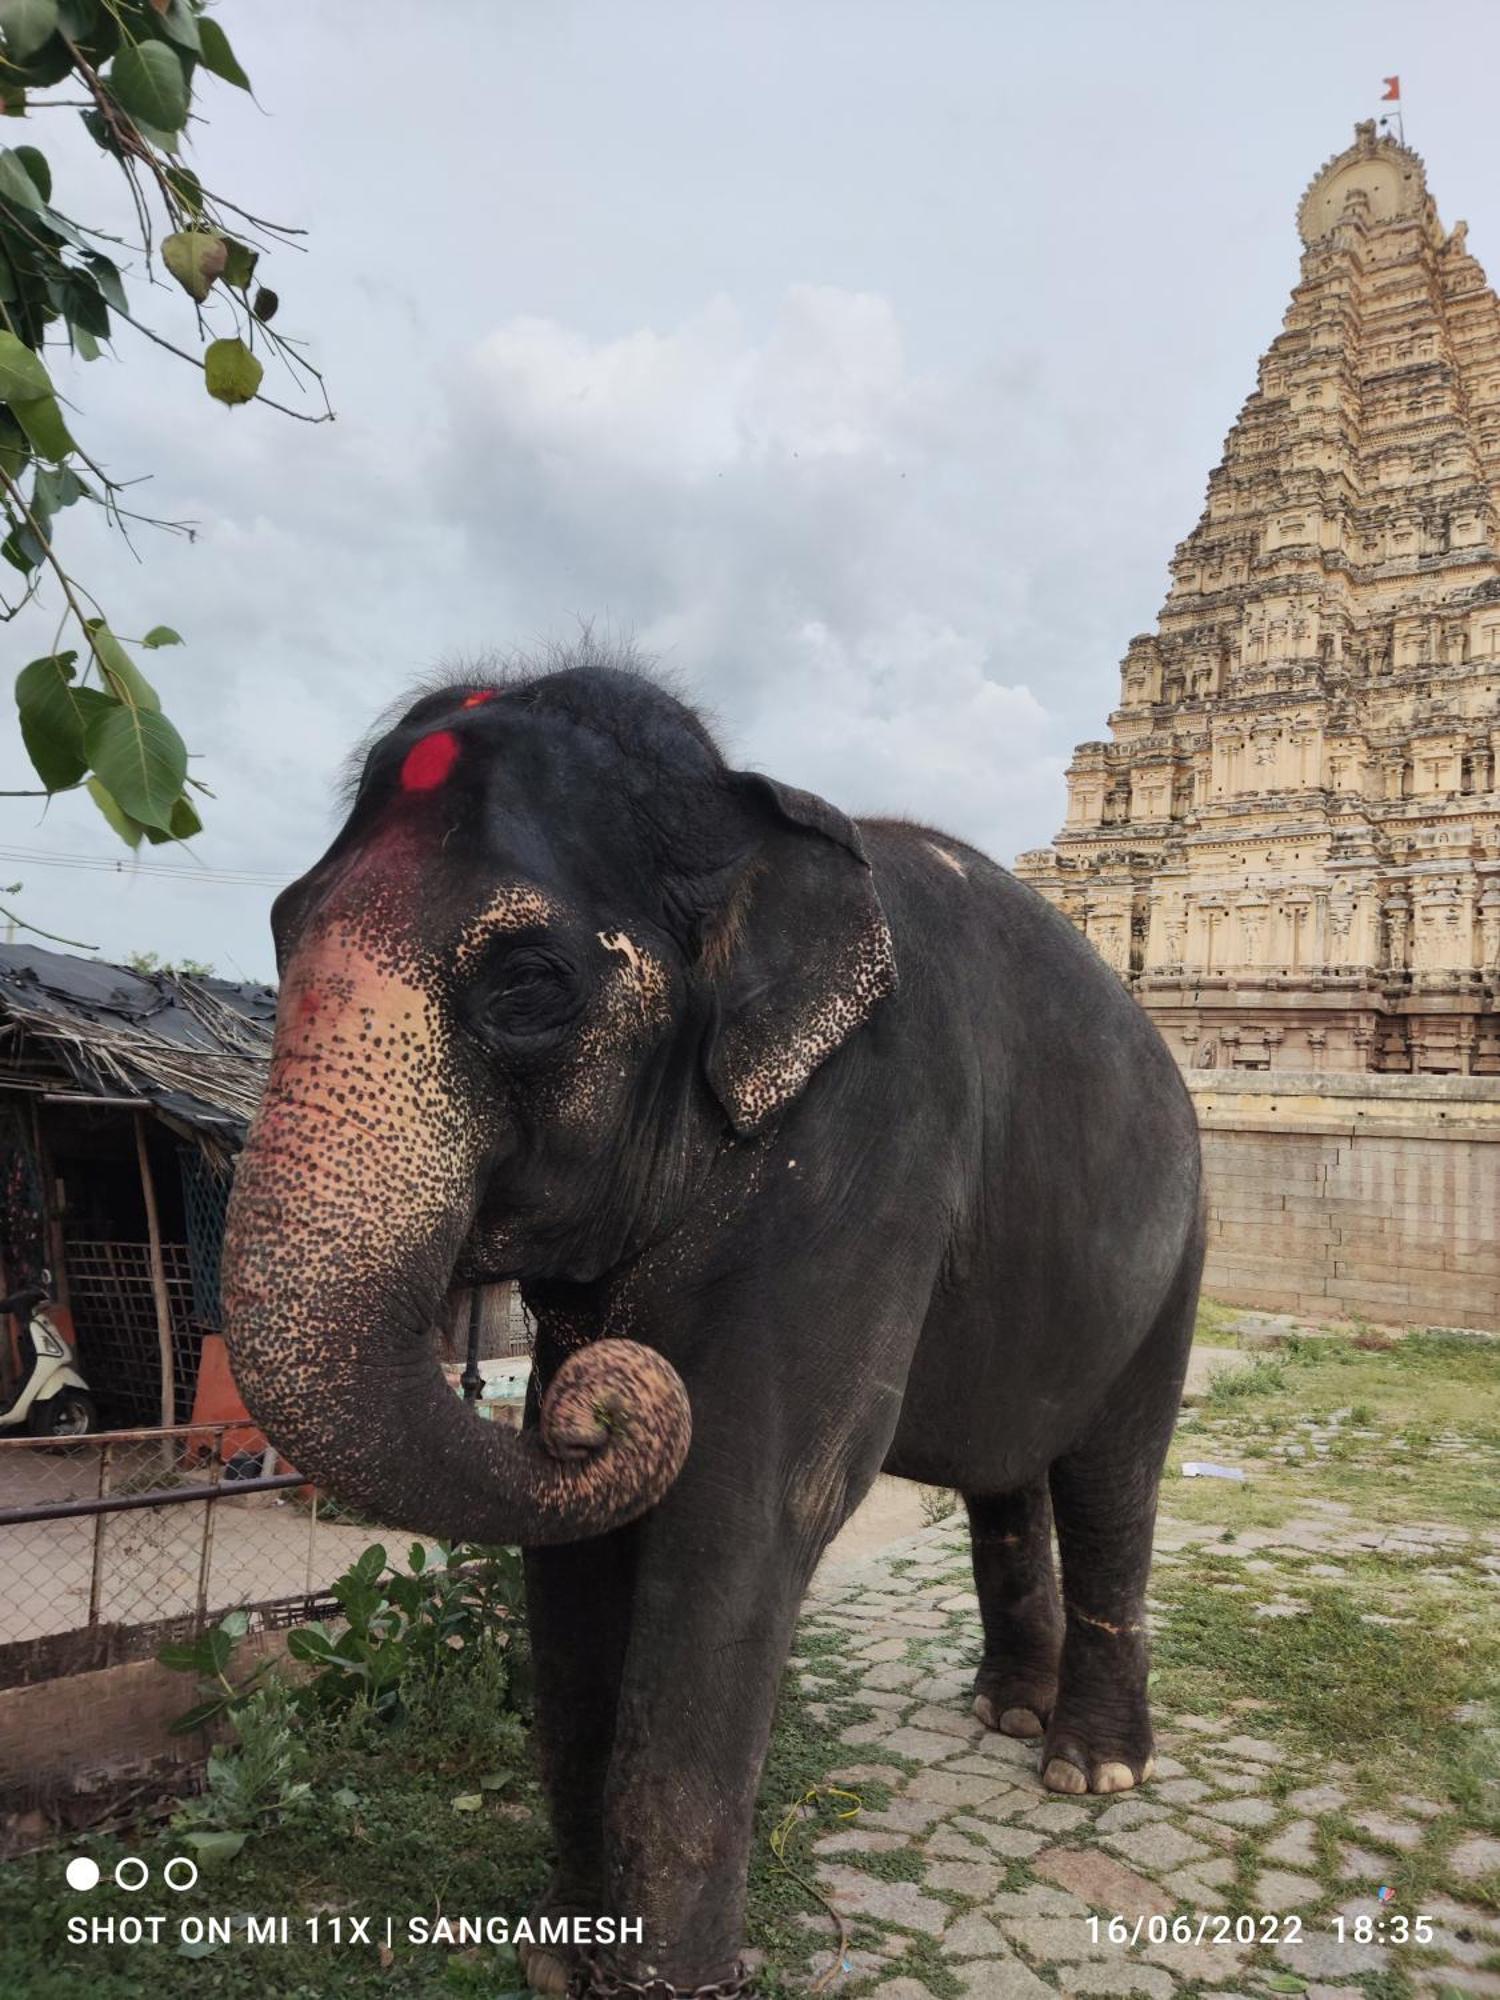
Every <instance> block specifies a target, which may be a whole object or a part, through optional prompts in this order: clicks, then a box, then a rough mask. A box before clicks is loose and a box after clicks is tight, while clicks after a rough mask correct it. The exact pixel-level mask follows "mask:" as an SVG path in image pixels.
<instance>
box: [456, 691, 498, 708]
mask: <svg viewBox="0 0 1500 2000" xmlns="http://www.w3.org/2000/svg"><path fill="white" fill-rule="evenodd" d="M495 692H496V691H495V689H494V688H475V690H474V692H473V693H472V694H466V695H465V696H464V698H463V700H462V701H461V702H460V703H459V707H460V708H478V707H479V706H480V704H481V703H482V702H486V701H493V700H494V699H495Z"/></svg>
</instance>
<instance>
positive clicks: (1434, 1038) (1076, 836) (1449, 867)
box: [1016, 123, 1500, 1083]
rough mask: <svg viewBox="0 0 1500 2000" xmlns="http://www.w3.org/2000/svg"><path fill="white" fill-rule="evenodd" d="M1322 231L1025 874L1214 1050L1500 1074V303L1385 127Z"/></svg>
mask: <svg viewBox="0 0 1500 2000" xmlns="http://www.w3.org/2000/svg"><path fill="white" fill-rule="evenodd" d="M1297 224H1298V228H1299V230H1300V232H1301V236H1302V242H1303V246H1304V248H1303V253H1302V269H1301V277H1300V280H1299V282H1298V284H1297V286H1296V289H1295V290H1294V291H1293V293H1292V300H1291V305H1290V308H1289V310H1288V312H1287V315H1286V320H1285V323H1284V326H1283V329H1282V331H1281V333H1280V334H1279V335H1278V336H1277V338H1276V340H1275V341H1274V342H1273V344H1272V346H1271V349H1270V351H1269V353H1268V354H1267V355H1266V356H1265V358H1264V359H1263V360H1262V361H1261V364H1260V375H1259V385H1258V387H1257V388H1256V390H1255V391H1254V393H1253V394H1252V395H1251V396H1250V398H1249V400H1248V402H1247V403H1246V404H1245V406H1244V408H1243V410H1242V411H1241V412H1240V415H1239V418H1238V420H1237V421H1236V423H1235V425H1234V428H1233V429H1232V430H1231V431H1230V433H1229V437H1228V440H1227V442H1226V444H1225V448H1224V457H1223V459H1222V461H1221V462H1220V464H1219V465H1217V466H1216V467H1215V468H1214V470H1213V472H1212V473H1211V474H1210V475H1209V482H1208V501H1207V506H1206V508H1205V510H1204V513H1203V516H1202V518H1201V519H1200V521H1199V522H1198V525H1197V526H1196V527H1195V528H1194V529H1193V531H1192V533H1191V534H1190V535H1189V536H1188V538H1187V540H1186V541H1184V542H1183V543H1182V544H1181V545H1180V546H1179V547H1178V549H1177V552H1176V555H1175V556H1174V558H1173V561H1172V566H1171V567H1172V583H1171V588H1170V591H1169V593H1168V596H1167V601H1166V603H1165V605H1164V606H1163V608H1162V611H1161V615H1160V620H1159V623H1158V626H1157V629H1156V631H1155V632H1154V633H1149V634H1146V635H1143V636H1141V637H1139V638H1136V639H1133V640H1132V641H1131V642H1130V646H1129V650H1128V652H1127V653H1126V656H1125V660H1124V664H1123V666H1122V669H1121V695H1120V706H1119V707H1118V709H1116V710H1115V712H1114V714H1113V715H1111V717H1110V718H1109V727H1110V740H1109V741H1108V742H1098V743H1084V744H1081V745H1080V746H1079V748H1078V750H1077V751H1076V753H1075V755H1074V758H1073V761H1072V764H1071V767H1070V769H1069V772H1068V811H1067V823H1066V825H1065V826H1064V828H1063V830H1062V832H1061V833H1060V834H1059V835H1058V837H1057V840H1056V842H1055V843H1054V845H1053V846H1052V847H1051V848H1048V849H1042V850H1039V851H1036V852H1033V853H1030V854H1025V855H1022V856H1021V857H1020V859H1019V861H1018V863H1017V868H1016V872H1017V873H1018V874H1019V875H1021V876H1022V877H1024V878H1025V879H1026V880H1028V881H1029V882H1031V883H1032V884H1033V885H1034V886H1035V887H1036V888H1038V889H1040V890H1041V891H1042V893H1043V894H1044V895H1046V896H1048V897H1049V898H1050V899H1051V900H1052V901H1053V902H1054V903H1056V904H1057V905H1058V906H1059V907H1060V908H1061V909H1063V910H1064V911H1066V913H1067V914H1068V915H1069V916H1070V917H1071V918H1072V919H1073V920H1074V922H1075V923H1077V924H1078V925H1079V926H1080V927H1081V928H1082V929H1083V930H1084V931H1085V932H1086V933H1087V935H1088V936H1089V937H1090V938H1091V939H1092V940H1093V942H1094V944H1095V945H1096V946H1097V948H1098V949H1099V951H1100V952H1101V953H1102V954H1103V955H1104V957H1105V958H1106V959H1108V960H1109V962H1110V963H1111V964H1112V965H1113V966H1114V967H1115V968H1116V969H1117V971H1118V972H1119V973H1120V975H1121V976H1122V977H1123V978H1125V979H1127V980H1128V981H1129V983H1130V985H1131V987H1132V990H1133V991H1134V992H1135V993H1136V995H1137V997H1138V998H1139V999H1140V1001H1141V1003H1142V1004H1143V1005H1144V1006H1145V1007H1146V1008H1148V1009H1149V1010H1150V1012H1151V1013H1152V1014H1153V1015H1154V1016H1155V1017H1156V1020H1157V1022H1158V1025H1159V1026H1160V1027H1161V1028H1162V1030H1163V1032H1164V1033H1165V1035H1166V1037H1167V1040H1168V1043H1169V1044H1170V1046H1171V1048H1172V1049H1173V1051H1174V1053H1175V1054H1176V1056H1177V1058H1178V1060H1179V1061H1180V1062H1181V1063H1182V1064H1183V1066H1184V1067H1185V1068H1186V1069H1189V1070H1195V1071H1201V1070H1214V1069H1217V1070H1219V1071H1241V1072H1244V1071H1256V1070H1295V1071H1300V1072H1304V1073H1305V1072H1308V1071H1318V1070H1324V1071H1345V1072H1348V1071H1365V1072H1370V1071H1377V1072H1387V1073H1409V1074H1420V1073H1426V1074H1429V1075H1444V1074H1446V1075H1450V1076H1482V1075H1490V1076H1495V1075H1500V1013H1497V989H1500V792H1497V785H1500V777H1497V765H1500V697H1497V688H1500V301H1497V299H1496V297H1495V294H1494V293H1493V292H1492V291H1491V290H1490V289H1489V287H1488V285H1487V283H1486V281H1485V275H1484V272H1483V271H1482V270H1481V269H1480V267H1479V265H1478V263H1477V262H1476V261H1475V259H1474V258H1473V257H1472V256H1471V255H1470V254H1469V251H1468V247H1467V243H1466V240H1465V238H1466V226H1465V224H1463V223H1462V222H1460V223H1458V224H1457V225H1456V227H1455V228H1453V229H1452V230H1445V229H1444V228H1443V226H1442V224H1441V223H1440V222H1439V220H1438V216H1437V211H1436V208H1435V206H1434V203H1433V199H1432V197H1431V195H1430V194H1429V193H1428V191H1427V183H1426V178H1425V175H1424V171H1423V165H1422V161H1421V160H1420V158H1419V157H1418V156H1417V154H1416V153H1414V152H1412V151H1410V150H1409V149H1408V148H1407V147H1406V146H1404V145H1402V144H1398V143H1397V142H1396V141H1395V140H1394V139H1389V138H1384V137H1377V136H1376V132H1375V127H1374V125H1373V124H1372V123H1370V124H1362V125H1359V126H1357V127H1356V128H1355V142H1354V144H1353V145H1352V146H1351V147H1349V149H1348V150H1347V151H1346V152H1343V153H1340V154H1339V155H1338V156H1337V158H1335V159H1332V160H1330V161H1329V162H1328V164H1327V165H1326V166H1325V167H1324V168H1323V170H1322V171H1321V173H1319V174H1318V175H1317V177H1316V178H1315V179H1314V181H1313V182H1312V184H1311V186H1310V187H1309V188H1308V190H1307V192H1306V193H1305V194H1304V195H1303V197H1302V202H1301V205H1300V207H1299V209H1298V211H1297ZM1247 1083H1248V1079H1247Z"/></svg>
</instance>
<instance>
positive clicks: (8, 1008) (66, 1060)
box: [0, 945, 528, 1429]
mask: <svg viewBox="0 0 1500 2000" xmlns="http://www.w3.org/2000/svg"><path fill="white" fill-rule="evenodd" d="M275 1014H276V994H275V990H274V988H272V987H269V986H256V985H242V984H237V983H235V982H234V981H232V980H227V979H214V978H199V977H190V976H188V975H186V974H181V973H171V972H152V973H141V972H133V971H131V970H129V969H128V968H127V967H125V966H120V965H110V964H107V963H105V962H104V961H103V960H100V959H93V958H79V957H75V956H73V955H72V954H70V953H66V952H58V951H46V950H42V949H40V948H39V947H37V946H34V945H0V1292H9V1291H15V1290H18V1289H20V1287H21V1286H23V1285H25V1284H28V1283H31V1282H33V1281H34V1280H36V1279H37V1278H38V1277H39V1274H40V1273H41V1271H43V1270H44V1269H45V1270H48V1271H50V1272H51V1276H52V1288H53V1293H54V1296H55V1297H56V1299H57V1301H58V1307H57V1312H56V1317H57V1319H58V1321H59V1324H60V1327H61V1330H62V1331H63V1332H64V1333H65V1334H67V1335H68V1336H69V1337H70V1338H72V1339H73V1340H74V1342H75V1344H76V1346H77V1350H78V1357H79V1363H80V1366H81V1367H82V1369H83V1372H84V1374H85V1376H86V1377H87V1379H88V1383H89V1387H90V1389H91V1390H92V1392H93V1395H94V1398H95V1401H96V1403H97V1404H98V1408H99V1416H100V1419H101V1421H102V1423H103V1424H104V1425H105V1426H106V1427H110V1428H113V1427H121V1428H131V1429H133V1428H137V1427H141V1426H146V1425H154V1424H172V1423H187V1422H189V1421H195V1420H201V1419H203V1418H204V1417H206V1416H214V1417H224V1416H232V1415H233V1414H234V1412H235V1410H236V1409H237V1408H238V1402H237V1398H235V1397H234V1395H233V1385H232V1383H230V1381H229V1378H228V1371H227V1366H226V1364H225V1361H224V1355H223V1343H222V1340H221V1339H220V1337H219V1258H220V1252H221V1250H222V1248H223V1240H224V1210H225V1205H226V1203H227V1201H228V1198H229V1186H230V1182H231V1179H232V1177H233V1172H234V1159H235V1155H236V1154H237V1153H238V1151H239V1149H240V1146H241V1145H242V1144H243V1142H244V1137H245V1133H246V1130H247V1128H248V1126H249V1122H250V1119H251V1116H252V1115H253V1113H254V1111H255V1107H256V1105H257V1104H258V1103H259V1101H260V1095H261V1092H262V1090H263V1089H264V1087H265V1080H266V1071H267V1067H268V1063H269V1058H270V1051H271V1031H272V1025H273V1022H274V1019H275ZM439 1333H440V1336H441V1339H442V1345H443V1347H444V1349H445V1352H446V1354H447V1356H448V1357H449V1358H450V1359H451V1360H453V1362H454V1363H455V1372H456V1364H457V1362H458V1361H459V1360H460V1359H461V1358H462V1357H463V1355H464V1353H465V1350H466V1349H468V1350H469V1351H470V1352H472V1354H473V1355H474V1356H475V1358H476V1359H492V1358H495V1357H499V1356H504V1355H511V1354H517V1353H524V1352H525V1351H526V1348H527V1344H528V1341H527V1329H526V1326H525V1323H524V1319H523V1316H522V1314H521V1310H520V1305H519V1301H518V1300H517V1299H516V1298H515V1297H514V1295H513V1288H512V1287H511V1286H509V1285H495V1286H489V1287H486V1288H485V1289H484V1291H483V1292H481V1293H480V1295H479V1297H478V1300H477V1303H476V1302H474V1301H472V1300H471V1298H470V1295H469V1294H467V1293H464V1294H462V1295H455V1296H454V1297H453V1298H452V1299H451V1301H450V1307H449V1315H448V1323H447V1325H446V1326H445V1327H443V1328H441V1329H439ZM13 1338H14V1334H13ZM14 1358H15V1357H14V1356H12V1365H14ZM0 1372H3V1371H0ZM0 1386H3V1385H0ZM200 1392H202V1393H200Z"/></svg>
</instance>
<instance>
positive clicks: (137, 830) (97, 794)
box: [85, 778, 146, 847]
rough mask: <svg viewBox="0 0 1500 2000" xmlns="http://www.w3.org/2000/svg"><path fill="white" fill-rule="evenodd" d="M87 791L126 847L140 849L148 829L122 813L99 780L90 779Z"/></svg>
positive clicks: (127, 814)
mask: <svg viewBox="0 0 1500 2000" xmlns="http://www.w3.org/2000/svg"><path fill="white" fill-rule="evenodd" d="M85 789H86V790H87V792H88V795H89V797H90V798H91V799H92V800H93V801H94V804H95V805H96V806H97V807H98V808H99V810H100V812H102V813H103V815H104V817H105V818H106V819H107V820H108V821H109V824H110V826H111V827H112V828H113V830H114V831H115V832H116V833H117V834H118V835H119V836H120V838H121V840H123V841H124V843H125V845H126V846H127V847H139V846H140V844H141V835H142V834H143V833H144V832H145V831H146V829H145V828H144V827H143V826H141V825H140V824H139V822H138V821H136V820H133V819H132V818H131V817H130V815H129V813H127V812H121V810H120V808H119V806H118V805H117V804H116V802H115V801H114V800H113V799H112V798H111V797H110V795H109V793H108V792H107V791H106V790H105V788H104V787H103V785H101V784H100V782H99V780H98V779H97V778H90V779H89V781H88V784H87V786H86V788H85Z"/></svg>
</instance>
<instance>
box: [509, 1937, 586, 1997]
mask: <svg viewBox="0 0 1500 2000" xmlns="http://www.w3.org/2000/svg"><path fill="white" fill-rule="evenodd" d="M516 1957H517V1958H518V1959H519V1960H520V1963H521V1977H522V1978H523V1979H524V1980H525V1981H526V1984H527V1985H528V1986H529V1987H530V1988H531V1990H532V1992H533V1993H551V1994H557V1995H561V1994H564V1993H566V1992H567V1990H568V1981H569V1979H571V1978H572V1976H573V1967H574V1964H575V1963H576V1959H577V1954H576V1953H574V1952H572V1951H570V1950H567V1949H566V1948H564V1947H562V1946H559V1945H552V1944H523V1945H521V1946H520V1948H519V1949H518V1950H517V1952H516Z"/></svg>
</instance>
